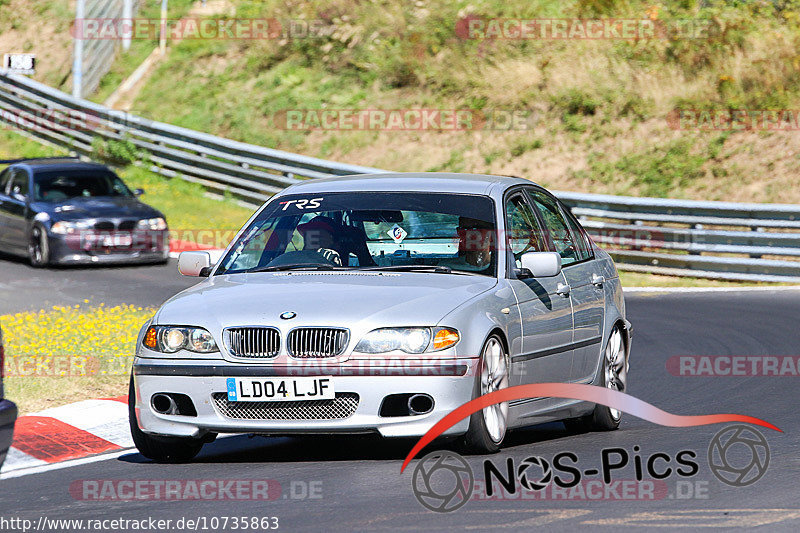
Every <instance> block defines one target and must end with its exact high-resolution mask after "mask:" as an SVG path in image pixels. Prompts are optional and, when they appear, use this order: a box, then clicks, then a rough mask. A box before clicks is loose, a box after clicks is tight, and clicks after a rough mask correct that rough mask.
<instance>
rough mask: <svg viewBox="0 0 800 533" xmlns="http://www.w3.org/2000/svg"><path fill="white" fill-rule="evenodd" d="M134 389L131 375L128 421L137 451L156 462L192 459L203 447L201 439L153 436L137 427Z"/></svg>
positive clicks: (181, 461)
mask: <svg viewBox="0 0 800 533" xmlns="http://www.w3.org/2000/svg"><path fill="white" fill-rule="evenodd" d="M135 405H136V391H135V390H134V388H133V376H131V381H130V385H129V386H128V421H129V422H130V426H131V436H132V437H133V443H134V444H135V445H136V449H137V450H139V453H141V454H142V455H144V456H145V457H147V458H148V459H152V460H153V461H155V462H157V463H185V462H187V461H190V460H192V459H194V457H195V456H196V455H197V454H198V453H200V449H201V448H202V447H203V442H204V441H203V440H201V439H194V438H189V437H154V436H152V435H148V434H147V433H145V432H143V431H142V430H141V429H139V423H138V422H137V421H136V410H135Z"/></svg>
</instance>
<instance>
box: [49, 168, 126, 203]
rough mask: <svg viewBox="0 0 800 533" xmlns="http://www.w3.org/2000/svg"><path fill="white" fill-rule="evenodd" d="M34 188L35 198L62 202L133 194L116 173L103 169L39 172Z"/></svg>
mask: <svg viewBox="0 0 800 533" xmlns="http://www.w3.org/2000/svg"><path fill="white" fill-rule="evenodd" d="M33 188H34V198H35V199H36V201H39V202H60V201H63V200H68V199H70V198H91V197H95V196H132V194H131V191H130V190H129V189H128V187H126V186H125V184H124V183H123V182H122V180H121V179H119V178H118V177H117V176H116V175H115V174H114V173H112V172H108V171H103V170H95V171H91V170H89V171H87V170H66V171H47V172H37V173H36V174H35V176H34V184H33Z"/></svg>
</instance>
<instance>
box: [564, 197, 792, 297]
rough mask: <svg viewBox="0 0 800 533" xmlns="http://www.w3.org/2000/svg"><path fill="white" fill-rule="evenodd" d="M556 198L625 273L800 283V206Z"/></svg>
mask: <svg viewBox="0 0 800 533" xmlns="http://www.w3.org/2000/svg"><path fill="white" fill-rule="evenodd" d="M555 194H556V195H557V196H558V197H559V198H560V199H561V200H562V201H563V202H564V203H566V204H567V205H569V206H570V208H571V209H572V212H573V213H574V214H575V215H576V216H578V218H579V219H581V223H582V224H583V226H584V227H585V228H586V229H587V231H588V232H589V233H590V234H591V235H592V238H594V239H595V241H596V242H597V243H598V244H602V245H604V246H605V247H606V248H607V249H608V251H609V253H611V255H612V256H613V257H614V260H615V261H616V262H617V263H618V264H619V267H620V269H623V270H631V271H639V272H651V273H660V274H667V275H677V276H697V277H705V278H715V279H727V280H745V281H780V282H798V281H800V260H792V259H800V232H798V231H800V205H791V204H755V203H733V202H702V201H694V200H671V199H663V198H636V197H630V196H610V195H604V194H580V193H572V192H558V191H556V192H555ZM710 254H716V255H710ZM786 258H788V259H786Z"/></svg>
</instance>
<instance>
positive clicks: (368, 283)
mask: <svg viewBox="0 0 800 533" xmlns="http://www.w3.org/2000/svg"><path fill="white" fill-rule="evenodd" d="M496 284H497V280H495V279H494V278H491V277H484V276H462V275H450V274H431V273H419V272H413V273H412V272H404V273H394V272H392V273H389V272H382V273H375V272H369V273H366V272H291V273H289V272H262V273H253V274H226V275H221V276H214V277H212V278H210V279H208V280H206V281H204V282H202V283H200V284H198V285H195V286H194V287H192V288H190V289H187V290H185V291H183V292H182V293H180V294H178V295H176V296H174V297H173V298H171V299H170V300H169V301H167V302H166V303H165V304H164V306H163V307H162V308H161V309H160V310H159V312H158V313H157V314H156V316H155V321H154V324H180V325H195V326H202V327H206V328H208V329H211V330H216V331H219V330H220V329H221V328H225V327H231V326H243V325H251V326H252V325H271V326H276V327H280V328H291V327H297V326H341V327H347V328H351V329H353V330H361V329H364V330H366V329H371V328H375V327H388V326H435V325H437V324H438V323H439V321H440V320H441V319H442V318H443V317H444V316H445V315H447V314H448V313H449V312H451V311H452V310H453V309H455V308H456V307H458V306H459V305H461V304H463V303H464V302H466V301H467V300H469V299H470V298H473V297H475V296H476V295H478V294H481V293H483V292H486V291H488V290H489V289H491V288H492V287H494V286H495V285H496ZM286 311H291V312H294V313H297V316H296V317H295V318H294V319H291V320H281V319H280V317H279V315H280V314H281V313H284V312H286Z"/></svg>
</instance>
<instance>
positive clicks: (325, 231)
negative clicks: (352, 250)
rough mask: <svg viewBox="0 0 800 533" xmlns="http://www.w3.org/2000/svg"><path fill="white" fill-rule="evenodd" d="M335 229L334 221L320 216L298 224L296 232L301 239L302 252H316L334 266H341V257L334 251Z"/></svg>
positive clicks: (336, 232) (336, 225)
mask: <svg viewBox="0 0 800 533" xmlns="http://www.w3.org/2000/svg"><path fill="white" fill-rule="evenodd" d="M337 227H338V224H337V223H336V221H335V220H333V219H332V218H330V217H326V216H322V215H320V216H316V217H314V218H313V219H311V220H309V221H308V222H306V223H305V224H299V225H298V226H297V231H298V232H299V233H300V235H301V236H302V237H303V250H310V251H314V252H317V253H318V254H320V255H322V256H323V257H324V258H325V259H326V260H328V261H329V262H331V263H333V264H334V265H337V266H342V256H341V254H339V252H338V251H336V242H337V241H336V235H337V234H338V231H337Z"/></svg>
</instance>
